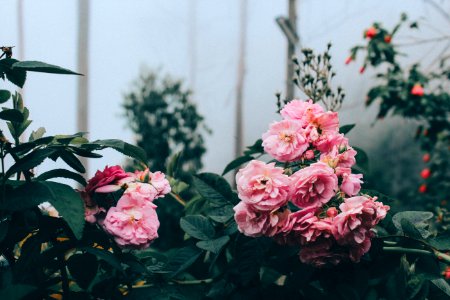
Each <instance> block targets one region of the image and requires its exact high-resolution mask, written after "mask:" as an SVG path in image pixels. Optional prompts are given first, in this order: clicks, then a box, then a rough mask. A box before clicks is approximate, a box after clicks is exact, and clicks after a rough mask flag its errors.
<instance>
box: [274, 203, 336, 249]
mask: <svg viewBox="0 0 450 300" xmlns="http://www.w3.org/2000/svg"><path fill="white" fill-rule="evenodd" d="M319 213H320V209H318V208H316V207H309V208H305V209H302V210H299V211H297V212H294V213H291V214H289V217H288V220H287V222H286V224H285V225H284V227H283V228H281V229H280V231H279V234H278V235H277V236H276V240H277V241H278V242H279V243H280V244H288V245H298V244H300V245H306V244H308V243H311V242H314V241H315V240H316V239H317V238H318V237H320V236H323V237H329V236H330V235H331V226H332V222H331V219H329V218H325V219H319V217H318V214H319Z"/></svg>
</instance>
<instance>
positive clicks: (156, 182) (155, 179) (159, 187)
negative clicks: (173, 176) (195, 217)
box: [134, 168, 171, 198]
mask: <svg viewBox="0 0 450 300" xmlns="http://www.w3.org/2000/svg"><path fill="white" fill-rule="evenodd" d="M134 176H135V177H136V180H139V181H141V182H145V183H150V184H151V185H152V186H153V187H154V188H155V189H156V191H157V195H156V198H160V197H164V195H166V194H168V193H170V191H171V187H170V184H169V181H168V180H167V179H166V175H165V174H164V173H162V172H159V171H157V172H155V173H152V172H150V170H149V169H148V168H147V169H145V170H144V171H136V172H135V173H134Z"/></svg>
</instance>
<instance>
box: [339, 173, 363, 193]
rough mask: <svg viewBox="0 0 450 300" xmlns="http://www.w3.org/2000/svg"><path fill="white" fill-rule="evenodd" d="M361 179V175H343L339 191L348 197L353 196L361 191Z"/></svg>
mask: <svg viewBox="0 0 450 300" xmlns="http://www.w3.org/2000/svg"><path fill="white" fill-rule="evenodd" d="M362 177H363V175H362V174H343V176H342V183H341V191H343V192H344V193H346V194H347V195H348V196H350V197H351V196H355V195H356V194H358V193H359V191H360V190H361V183H363V181H362V180H361V178H362Z"/></svg>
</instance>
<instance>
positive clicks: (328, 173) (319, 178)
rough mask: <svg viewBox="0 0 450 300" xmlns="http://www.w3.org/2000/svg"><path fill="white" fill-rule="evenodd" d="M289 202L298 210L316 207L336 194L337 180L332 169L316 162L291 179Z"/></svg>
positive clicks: (296, 173)
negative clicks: (298, 208)
mask: <svg viewBox="0 0 450 300" xmlns="http://www.w3.org/2000/svg"><path fill="white" fill-rule="evenodd" d="M290 179H291V201H292V203H293V204H295V205H297V206H298V207H300V208H306V207H310V206H313V207H318V206H321V205H322V204H325V203H327V202H328V201H330V199H331V198H332V197H333V196H334V195H335V194H336V191H337V189H338V179H337V176H336V174H334V171H333V169H332V168H330V167H329V166H327V165H326V164H324V163H321V162H318V163H314V164H312V165H310V166H309V167H306V168H303V169H301V170H299V171H297V172H295V173H294V174H293V175H292V176H291V177H290Z"/></svg>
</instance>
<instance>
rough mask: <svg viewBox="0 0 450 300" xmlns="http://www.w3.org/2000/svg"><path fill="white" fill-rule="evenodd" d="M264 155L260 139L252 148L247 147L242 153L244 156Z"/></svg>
mask: <svg viewBox="0 0 450 300" xmlns="http://www.w3.org/2000/svg"><path fill="white" fill-rule="evenodd" d="M262 153H264V147H263V146H262V139H258V140H257V141H256V142H255V143H254V144H253V145H252V146H249V147H247V150H245V151H244V154H245V155H251V154H262Z"/></svg>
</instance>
